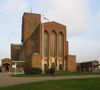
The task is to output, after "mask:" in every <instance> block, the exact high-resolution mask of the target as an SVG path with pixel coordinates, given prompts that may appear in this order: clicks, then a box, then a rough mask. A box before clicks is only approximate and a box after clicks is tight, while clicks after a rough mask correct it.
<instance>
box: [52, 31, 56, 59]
mask: <svg viewBox="0 0 100 90" xmlns="http://www.w3.org/2000/svg"><path fill="white" fill-rule="evenodd" d="M50 46H51V47H50V51H51V53H50V54H51V57H53V58H56V55H57V35H56V33H55V32H54V31H52V33H51V42H50Z"/></svg>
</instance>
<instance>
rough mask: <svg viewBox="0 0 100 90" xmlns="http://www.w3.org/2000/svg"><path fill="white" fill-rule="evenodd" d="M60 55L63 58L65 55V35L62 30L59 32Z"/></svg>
mask: <svg viewBox="0 0 100 90" xmlns="http://www.w3.org/2000/svg"><path fill="white" fill-rule="evenodd" d="M58 45H59V48H58V49H59V57H60V58H63V56H64V36H63V33H61V32H60V34H59V44H58Z"/></svg>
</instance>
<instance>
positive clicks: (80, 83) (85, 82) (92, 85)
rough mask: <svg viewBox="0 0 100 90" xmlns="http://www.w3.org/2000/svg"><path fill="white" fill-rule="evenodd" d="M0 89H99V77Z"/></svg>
mask: <svg viewBox="0 0 100 90" xmlns="http://www.w3.org/2000/svg"><path fill="white" fill-rule="evenodd" d="M0 90H100V78H96V79H76V80H75V79H72V80H56V81H44V82H35V83H28V84H20V85H14V86H7V87H2V88H0Z"/></svg>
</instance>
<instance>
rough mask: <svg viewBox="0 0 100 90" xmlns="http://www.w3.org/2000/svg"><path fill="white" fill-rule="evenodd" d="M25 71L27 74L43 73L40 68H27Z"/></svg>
mask: <svg viewBox="0 0 100 90" xmlns="http://www.w3.org/2000/svg"><path fill="white" fill-rule="evenodd" d="M24 72H25V74H41V72H42V70H41V69H39V68H27V69H25V70H24Z"/></svg>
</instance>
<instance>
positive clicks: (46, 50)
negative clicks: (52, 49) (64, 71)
mask: <svg viewBox="0 0 100 90" xmlns="http://www.w3.org/2000/svg"><path fill="white" fill-rule="evenodd" d="M48 55H49V35H48V32H46V31H45V32H44V56H45V57H48Z"/></svg>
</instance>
